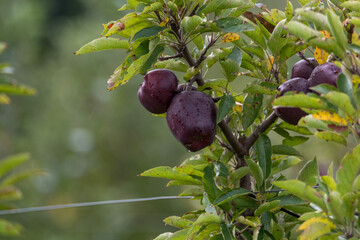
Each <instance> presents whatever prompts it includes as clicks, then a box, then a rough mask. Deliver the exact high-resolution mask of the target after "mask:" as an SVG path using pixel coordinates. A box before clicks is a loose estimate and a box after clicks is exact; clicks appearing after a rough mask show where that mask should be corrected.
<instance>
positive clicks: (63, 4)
mask: <svg viewBox="0 0 360 240" xmlns="http://www.w3.org/2000/svg"><path fill="white" fill-rule="evenodd" d="M271 2H275V1H268V3H271ZM124 3H125V1H119V0H118V1H114V0H102V1H96V0H62V1H59V0H58V1H56V0H27V1H25V0H0V40H1V41H5V42H7V43H8V45H9V47H8V49H7V50H6V51H5V54H3V55H2V56H1V57H0V61H7V62H11V64H12V65H13V67H15V69H16V74H15V78H16V79H17V80H19V81H20V82H22V83H24V84H27V85H29V86H32V87H34V88H36V89H37V91H38V93H37V95H36V96H33V97H12V100H13V102H12V104H11V105H0V157H4V156H7V155H9V154H12V153H19V152H30V153H31V155H32V161H31V164H32V165H34V166H36V167H39V168H42V169H45V170H46V171H47V172H48V174H47V175H46V176H39V177H36V178H35V179H34V180H32V181H30V182H26V183H24V184H21V188H22V189H24V199H23V200H21V201H19V202H18V203H17V206H18V207H28V206H40V205H50V204H63V203H73V202H89V201H101V200H112V199H127V198H138V197H152V196H162V195H177V194H178V193H179V192H180V189H179V187H171V188H166V187H165V185H166V182H167V181H163V180H160V179H151V178H142V177H138V176H137V175H138V174H139V173H141V172H142V171H144V170H146V169H149V168H152V167H155V166H161V165H168V166H174V165H177V164H179V163H180V162H181V161H182V160H184V159H185V158H186V157H187V156H190V154H189V153H188V152H187V151H185V148H183V147H182V146H181V145H180V144H179V143H177V142H176V140H175V139H174V138H173V136H172V135H171V133H170V131H169V130H168V128H167V125H166V121H165V119H163V118H160V117H154V116H152V115H151V114H150V113H148V112H147V111H146V110H145V109H144V108H143V107H142V106H141V105H140V103H139V102H138V100H137V95H136V93H137V89H138V87H139V85H140V83H141V76H137V77H135V78H134V79H132V80H131V81H130V82H129V83H128V84H127V85H125V86H122V87H119V88H117V89H116V90H114V91H112V92H109V91H107V90H106V80H107V78H108V77H109V76H110V75H111V74H112V72H113V70H114V69H115V68H116V67H117V66H118V65H119V64H120V63H121V62H122V60H123V58H124V57H125V56H126V55H125V54H126V53H125V52H124V51H121V50H119V51H108V52H106V51H105V52H99V53H92V54H89V55H83V56H75V55H73V52H74V51H75V50H77V49H78V48H79V47H80V46H82V45H83V44H85V43H87V42H89V41H91V40H92V39H94V38H97V37H99V35H100V33H101V32H102V30H103V27H102V23H107V22H109V21H111V20H116V19H119V18H121V16H122V15H121V14H120V13H119V12H117V11H116V9H118V8H120V7H121V6H122V5H123V4H124ZM265 3H266V2H265ZM285 4H286V1H283V2H276V4H275V5H274V3H271V4H269V6H270V7H279V8H280V9H284V7H285ZM296 60H298V59H293V60H292V61H293V62H292V63H294V62H295V61H296ZM238 81H241V80H238ZM238 83H239V84H240V85H239V86H243V83H241V82H238ZM235 84H237V83H235ZM239 86H234V87H239ZM273 136H274V137H275V135H273ZM273 141H274V143H276V142H277V141H279V140H278V139H276V138H274V140H273ZM298 150H299V151H301V152H302V153H303V154H304V160H308V159H311V158H313V157H314V156H315V155H317V156H318V159H319V160H320V161H322V162H323V165H324V166H326V167H327V166H328V164H329V163H330V161H332V160H336V161H338V160H339V159H340V158H341V157H342V156H343V153H344V149H343V148H342V147H341V146H338V145H336V144H327V143H325V142H323V141H318V140H311V141H309V142H307V143H306V144H304V145H303V146H301V147H298ZM304 162H305V161H304ZM289 174H291V173H289ZM294 174H296V172H294ZM193 204H196V202H192V201H191V200H167V201H165V200H161V201H154V202H146V203H131V204H119V205H111V206H98V207H86V208H79V209H68V210H56V211H50V212H41V213H26V214H21V215H13V216H9V217H7V219H9V220H13V221H17V222H19V223H21V224H22V225H23V226H24V227H25V229H24V231H23V234H22V236H21V237H19V238H18V239H27V240H32V239H36V240H39V239H47V240H56V239H61V240H66V239H77V240H82V239H84V240H85V239H86V240H92V239H152V238H154V237H155V236H157V235H158V234H160V233H162V232H165V231H172V230H173V229H172V228H171V227H166V226H164V224H163V222H162V219H163V218H165V217H167V216H169V215H182V214H184V213H185V212H187V211H189V210H192V209H194V207H193ZM2 239H7V238H2ZM9 239H13V238H9Z"/></svg>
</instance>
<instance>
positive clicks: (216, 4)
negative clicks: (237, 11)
mask: <svg viewBox="0 0 360 240" xmlns="http://www.w3.org/2000/svg"><path fill="white" fill-rule="evenodd" d="M243 4H244V1H243V0H212V1H209V2H208V4H206V5H205V7H204V8H203V9H202V10H201V13H204V14H207V13H211V12H216V11H220V10H224V9H227V8H237V7H241V5H243Z"/></svg>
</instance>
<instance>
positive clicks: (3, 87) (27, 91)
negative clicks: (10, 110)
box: [0, 84, 36, 96]
mask: <svg viewBox="0 0 360 240" xmlns="http://www.w3.org/2000/svg"><path fill="white" fill-rule="evenodd" d="M0 93H6V94H14V95H20V96H30V95H34V94H35V93H36V90H35V89H34V88H31V87H28V86H25V85H10V84H0Z"/></svg>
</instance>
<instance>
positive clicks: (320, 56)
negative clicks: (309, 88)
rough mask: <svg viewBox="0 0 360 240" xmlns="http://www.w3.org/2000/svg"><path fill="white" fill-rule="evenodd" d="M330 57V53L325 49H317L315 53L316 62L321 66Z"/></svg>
mask: <svg viewBox="0 0 360 240" xmlns="http://www.w3.org/2000/svg"><path fill="white" fill-rule="evenodd" d="M328 57H329V53H328V52H326V51H325V50H323V49H320V48H318V47H316V48H315V51H314V58H315V59H316V61H317V62H318V63H319V65H321V64H323V63H326V61H327V59H328Z"/></svg>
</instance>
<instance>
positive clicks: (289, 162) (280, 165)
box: [270, 156, 301, 175]
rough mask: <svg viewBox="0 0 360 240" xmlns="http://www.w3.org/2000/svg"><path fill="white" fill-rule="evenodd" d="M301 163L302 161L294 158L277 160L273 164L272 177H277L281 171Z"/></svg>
mask: <svg viewBox="0 0 360 240" xmlns="http://www.w3.org/2000/svg"><path fill="white" fill-rule="evenodd" d="M299 162H301V160H300V159H299V158H297V157H293V156H288V157H285V158H281V159H276V160H274V161H273V162H272V166H271V174H270V175H275V174H277V173H279V172H281V171H284V170H286V169H288V168H290V167H292V166H295V165H296V164H298V163H299Z"/></svg>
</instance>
